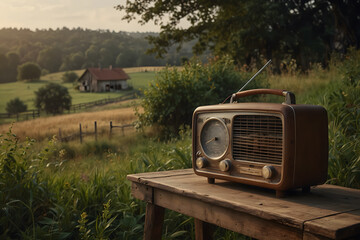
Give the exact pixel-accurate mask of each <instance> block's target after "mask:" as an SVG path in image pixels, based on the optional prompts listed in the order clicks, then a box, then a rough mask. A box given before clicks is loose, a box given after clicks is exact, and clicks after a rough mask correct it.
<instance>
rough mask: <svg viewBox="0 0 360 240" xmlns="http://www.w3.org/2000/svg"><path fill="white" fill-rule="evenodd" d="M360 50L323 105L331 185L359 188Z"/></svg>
mask: <svg viewBox="0 0 360 240" xmlns="http://www.w3.org/2000/svg"><path fill="white" fill-rule="evenodd" d="M359 59H360V51H354V50H351V51H350V53H349V55H348V56H347V57H346V60H345V61H344V63H343V64H342V65H341V66H340V70H341V71H342V72H343V73H344V78H343V80H342V82H337V83H334V84H332V85H330V86H328V87H327V88H326V89H325V91H324V92H325V94H324V96H323V97H322V99H321V101H320V104H322V105H324V106H325V108H326V109H327V111H328V117H329V177H330V179H329V182H330V183H332V184H337V185H342V186H346V187H354V188H360V141H359V139H360V99H359V96H360V74H359V73H360V72H359V69H360V61H359Z"/></svg>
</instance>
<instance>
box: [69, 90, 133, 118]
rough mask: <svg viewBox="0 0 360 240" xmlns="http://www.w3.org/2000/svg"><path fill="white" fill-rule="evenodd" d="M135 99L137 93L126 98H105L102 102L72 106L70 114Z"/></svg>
mask: <svg viewBox="0 0 360 240" xmlns="http://www.w3.org/2000/svg"><path fill="white" fill-rule="evenodd" d="M135 97H136V95H135V93H129V94H126V95H124V96H121V97H117V98H104V99H100V100H97V101H93V102H87V103H79V104H73V105H71V107H70V109H69V113H70V112H76V111H79V110H81V109H86V108H91V107H95V106H101V105H105V104H109V103H116V102H121V101H125V100H129V99H134V98H135Z"/></svg>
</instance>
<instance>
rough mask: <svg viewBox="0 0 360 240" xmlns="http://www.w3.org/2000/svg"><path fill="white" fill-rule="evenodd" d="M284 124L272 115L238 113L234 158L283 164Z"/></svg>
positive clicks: (235, 128)
mask: <svg viewBox="0 0 360 240" xmlns="http://www.w3.org/2000/svg"><path fill="white" fill-rule="evenodd" d="M282 154H283V126H282V120H281V118H280V117H277V116H272V115H238V116H236V117H235V118H234V122H233V158H234V160H243V161H250V162H258V163H267V164H281V163H282Z"/></svg>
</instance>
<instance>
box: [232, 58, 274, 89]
mask: <svg viewBox="0 0 360 240" xmlns="http://www.w3.org/2000/svg"><path fill="white" fill-rule="evenodd" d="M269 63H271V59H270V60H269V61H268V62H267V63H265V65H264V66H263V67H262V68H260V70H259V71H257V73H255V75H254V76H252V77H251V78H250V80H249V81H247V83H245V85H244V86H242V88H240V90H239V91H237V92H241V90H243V89H244V88H245V87H246V85H248V84H249V83H250V82H251V81H252V80H253V79H254V78H255V77H256V76H257V75H258V74H259V73H260V72H261V71H262V70H264V68H266V66H267V65H269Z"/></svg>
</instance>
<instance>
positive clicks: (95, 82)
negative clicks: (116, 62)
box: [78, 66, 130, 92]
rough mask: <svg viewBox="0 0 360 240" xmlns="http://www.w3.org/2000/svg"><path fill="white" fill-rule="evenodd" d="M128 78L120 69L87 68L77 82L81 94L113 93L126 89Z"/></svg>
mask: <svg viewBox="0 0 360 240" xmlns="http://www.w3.org/2000/svg"><path fill="white" fill-rule="evenodd" d="M128 79H130V77H129V76H128V75H127V74H126V73H125V72H124V70H123V69H122V68H112V66H110V67H109V68H87V69H86V70H85V72H84V73H83V74H82V75H81V77H80V78H79V80H78V82H79V83H80V87H79V90H80V91H81V92H115V91H119V90H122V89H127V88H128V84H127V80H128Z"/></svg>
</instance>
